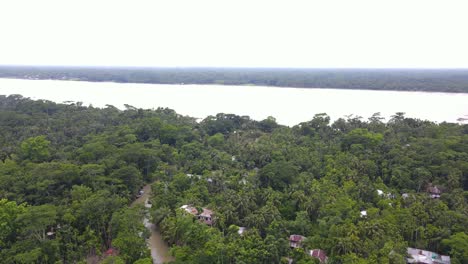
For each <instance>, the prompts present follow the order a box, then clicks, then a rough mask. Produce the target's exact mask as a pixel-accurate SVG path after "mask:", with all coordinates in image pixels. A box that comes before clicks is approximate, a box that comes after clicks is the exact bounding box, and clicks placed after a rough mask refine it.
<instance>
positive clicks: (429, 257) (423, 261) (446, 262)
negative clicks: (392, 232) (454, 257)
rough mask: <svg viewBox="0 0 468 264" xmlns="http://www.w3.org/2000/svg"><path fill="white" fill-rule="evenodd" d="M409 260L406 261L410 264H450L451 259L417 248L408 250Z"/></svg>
mask: <svg viewBox="0 0 468 264" xmlns="http://www.w3.org/2000/svg"><path fill="white" fill-rule="evenodd" d="M408 256H409V257H408V258H406V261H407V262H408V263H417V264H450V257H449V256H444V255H439V254H437V253H434V252H431V251H427V250H422V249H417V248H408Z"/></svg>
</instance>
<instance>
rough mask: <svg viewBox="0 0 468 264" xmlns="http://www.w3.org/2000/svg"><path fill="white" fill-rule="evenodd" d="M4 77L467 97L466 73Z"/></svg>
mask: <svg viewBox="0 0 468 264" xmlns="http://www.w3.org/2000/svg"><path fill="white" fill-rule="evenodd" d="M0 78H22V79H34V80H36V79H39V80H40V79H53V80H76V81H92V82H120V83H158V84H218V85H262V86H278V87H297V88H334V89H367V90H396V91H428V92H453V93H468V70H466V69H307V68H296V69H294V68H292V69H289V68H142V67H77V66H73V67H72V66H67V67H65V66H61V67H60V66H0Z"/></svg>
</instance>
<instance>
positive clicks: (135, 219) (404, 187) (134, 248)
mask: <svg viewBox="0 0 468 264" xmlns="http://www.w3.org/2000/svg"><path fill="white" fill-rule="evenodd" d="M0 131H1V133H0V259H1V260H2V263H7V264H8V263H51V264H52V263H86V261H87V260H92V259H98V260H100V261H103V262H102V263H139V264H141V263H151V260H150V254H149V252H148V249H147V246H146V243H145V239H146V238H147V237H148V232H147V231H146V229H145V227H144V226H143V224H142V219H143V217H144V216H143V215H144V211H145V209H144V208H143V207H139V206H135V207H130V206H129V205H130V204H131V202H132V201H133V200H134V199H135V198H136V197H137V196H138V195H139V191H140V190H141V187H142V186H143V185H146V184H151V185H152V197H151V199H150V201H151V204H152V208H151V210H150V214H151V220H150V221H151V222H152V223H154V224H156V225H157V226H158V227H159V230H160V231H161V234H162V236H163V238H164V240H165V241H166V242H167V243H168V245H169V246H170V247H171V251H170V253H171V254H172V255H173V256H174V257H175V260H174V263H288V261H294V263H319V261H320V259H319V258H317V257H313V256H311V254H310V252H311V251H310V250H317V251H313V252H318V254H326V256H327V257H328V263H406V258H407V257H408V255H407V248H408V247H410V248H418V249H421V250H429V251H432V252H435V253H438V254H442V255H447V256H450V257H451V261H452V262H451V263H454V264H461V263H467V262H468V247H467V245H468V233H467V230H468V204H467V202H468V125H460V124H454V123H440V124H437V123H433V122H430V121H427V120H419V119H414V118H411V117H406V116H405V114H404V113H396V114H395V115H394V116H393V117H392V118H391V119H390V120H389V121H388V122H387V123H384V122H382V119H381V118H380V116H379V114H378V113H376V114H375V115H373V116H372V117H370V118H369V119H367V120H365V119H363V118H360V117H354V116H349V117H347V118H340V119H337V120H336V121H334V122H333V123H331V122H330V117H329V116H328V115H326V114H317V115H315V116H311V119H310V120H308V121H307V120H305V121H304V122H303V123H300V124H298V125H296V126H293V127H286V126H282V125H279V124H277V123H276V121H275V119H274V118H273V117H269V118H268V119H265V120H261V121H255V120H252V119H250V118H249V117H248V116H238V115H235V114H227V113H218V114H216V115H213V116H209V117H207V118H205V119H204V120H202V121H201V122H196V119H194V118H191V117H187V116H182V115H179V114H177V113H176V112H175V111H174V110H171V109H167V108H158V109H138V108H135V107H131V106H127V108H126V109H125V110H119V109H117V108H115V107H113V106H110V105H109V106H107V107H106V108H94V107H92V106H89V107H86V106H83V105H81V104H79V103H70V104H58V103H54V102H50V101H45V100H31V99H29V98H24V97H22V96H20V95H10V96H0ZM194 215H195V216H196V217H194ZM295 239H298V240H297V241H296V242H297V243H296V242H294V241H295ZM293 240H294V241H293ZM293 242H294V243H293Z"/></svg>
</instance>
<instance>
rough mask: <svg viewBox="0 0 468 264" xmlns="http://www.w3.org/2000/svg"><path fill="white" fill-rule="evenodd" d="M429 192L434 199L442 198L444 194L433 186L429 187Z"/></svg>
mask: <svg viewBox="0 0 468 264" xmlns="http://www.w3.org/2000/svg"><path fill="white" fill-rule="evenodd" d="M427 192H428V193H429V196H430V197H431V198H432V199H437V198H440V194H441V193H442V192H441V191H440V189H439V188H437V186H432V185H431V184H430V185H429V187H427Z"/></svg>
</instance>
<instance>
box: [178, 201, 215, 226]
mask: <svg viewBox="0 0 468 264" xmlns="http://www.w3.org/2000/svg"><path fill="white" fill-rule="evenodd" d="M180 208H181V209H184V210H185V211H186V212H187V213H189V214H191V215H193V216H195V217H196V218H197V219H198V220H200V222H202V223H205V224H207V225H212V224H213V215H214V213H213V211H211V210H210V209H207V208H202V211H201V212H199V211H198V209H197V208H195V207H193V206H189V205H186V204H185V205H182V206H181V207H180Z"/></svg>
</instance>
